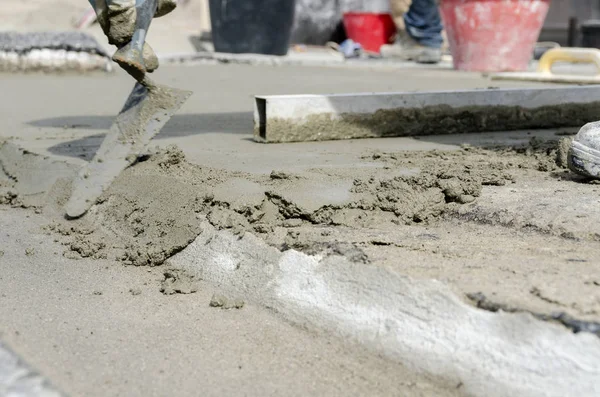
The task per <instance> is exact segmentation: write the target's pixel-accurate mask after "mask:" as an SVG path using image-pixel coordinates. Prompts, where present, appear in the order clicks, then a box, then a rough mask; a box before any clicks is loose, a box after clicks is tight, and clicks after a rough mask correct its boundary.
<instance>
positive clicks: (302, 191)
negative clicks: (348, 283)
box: [13, 136, 600, 321]
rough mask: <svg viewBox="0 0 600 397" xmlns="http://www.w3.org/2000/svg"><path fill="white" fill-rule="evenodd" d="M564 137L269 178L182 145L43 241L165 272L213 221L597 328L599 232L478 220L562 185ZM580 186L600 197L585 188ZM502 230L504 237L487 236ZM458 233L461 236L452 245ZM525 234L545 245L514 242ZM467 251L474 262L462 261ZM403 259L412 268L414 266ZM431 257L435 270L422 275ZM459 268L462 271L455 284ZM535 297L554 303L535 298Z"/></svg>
mask: <svg viewBox="0 0 600 397" xmlns="http://www.w3.org/2000/svg"><path fill="white" fill-rule="evenodd" d="M570 139H571V138H570V137H565V138H563V137H560V136H554V137H553V138H551V139H543V138H538V137H534V138H531V139H529V140H528V141H525V143H523V144H519V145H513V146H506V145H488V146H471V145H463V146H462V147H460V148H459V149H457V150H434V151H410V152H384V151H374V152H373V151H371V152H365V153H363V155H361V156H360V158H359V159H357V161H369V162H371V163H373V164H376V165H377V166H374V167H365V168H362V169H356V168H355V169H351V170H347V169H344V168H323V167H319V168H315V169H309V170H305V171H302V172H290V171H278V170H273V172H271V173H270V174H267V175H264V174H250V173H244V172H240V171H225V170H221V169H211V168H208V167H201V166H198V165H195V164H192V163H190V162H189V161H187V160H186V157H185V155H184V153H183V152H182V151H181V150H180V149H179V148H177V147H176V146H169V147H168V148H166V149H158V148H157V149H155V150H153V151H152V153H150V154H149V155H148V156H144V157H143V158H141V159H140V161H139V162H138V163H136V164H135V166H133V167H130V168H128V169H126V170H125V171H124V172H123V173H122V174H121V175H120V176H119V178H117V180H116V181H115V183H114V184H113V185H112V186H111V187H110V189H108V190H107V191H106V192H105V194H104V195H103V196H102V197H101V198H100V200H99V201H98V203H97V204H96V205H95V206H94V207H93V208H92V210H91V211H90V213H89V214H88V215H87V216H86V217H84V218H83V219H81V220H78V221H65V220H60V219H56V218H55V221H54V223H52V224H51V225H50V226H49V227H48V228H47V232H48V233H51V234H52V235H55V236H57V239H58V240H60V241H61V242H62V243H63V244H64V246H65V251H64V255H65V256H66V257H69V258H108V259H114V260H118V261H120V262H121V263H123V264H125V265H134V266H159V265H162V264H164V263H165V261H166V260H167V259H168V258H170V257H171V256H173V255H174V254H176V253H178V252H180V251H182V250H183V249H185V248H186V247H187V246H188V245H189V244H190V243H192V242H193V241H194V240H195V239H196V237H197V236H198V235H199V234H200V233H201V232H202V223H203V222H205V221H208V222H209V223H210V224H211V225H212V226H214V227H215V228H217V229H218V230H229V231H231V232H233V233H234V234H236V235H238V236H240V237H241V236H243V235H244V234H245V233H251V234H253V235H255V236H257V237H259V238H260V239H262V240H263V241H265V242H267V243H268V244H269V245H271V246H273V247H275V248H277V249H278V250H282V251H286V250H289V249H295V250H299V251H301V252H304V253H307V254H311V255H324V256H343V257H346V258H348V259H349V260H350V261H352V262H356V263H364V264H371V265H373V264H374V265H381V266H385V267H393V268H397V270H398V271H399V272H401V273H402V274H407V275H412V276H417V277H427V278H429V277H433V278H437V279H442V280H445V281H446V282H448V283H449V284H450V285H451V286H452V287H453V288H454V290H455V291H456V292H457V293H458V295H459V296H464V297H465V301H466V302H469V299H468V297H467V294H472V293H479V292H481V293H485V294H495V295H496V296H497V297H499V298H498V299H499V300H500V302H501V303H502V302H504V303H506V304H509V303H510V304H511V305H512V306H513V307H519V308H521V310H523V311H530V312H534V311H535V312H536V313H541V314H545V315H550V314H551V313H554V312H561V313H565V315H569V316H572V317H573V318H574V319H576V320H581V321H598V319H600V317H598V316H599V313H600V305H599V303H598V302H600V301H597V298H596V296H597V293H598V291H596V289H595V288H594V285H595V284H594V280H595V277H596V278H598V279H599V280H600V269H598V268H597V266H596V265H595V261H593V260H592V258H593V256H594V255H595V253H596V251H597V250H598V249H599V248H598V247H597V246H596V245H597V238H595V237H594V236H595V234H594V230H590V229H589V227H587V225H583V226H581V227H579V228H574V229H572V230H570V229H569V228H568V227H567V229H565V228H560V227H551V228H547V229H541V228H538V229H535V228H534V225H535V224H534V223H533V222H531V221H528V220H527V219H522V214H520V213H519V212H518V211H514V210H513V209H511V208H507V209H506V210H508V211H506V210H505V211H504V212H503V213H502V214H503V215H502V216H499V215H497V214H496V215H493V214H488V212H486V202H488V201H490V199H491V198H493V197H495V196H497V193H495V192H498V193H499V192H500V191H502V192H506V191H509V192H510V191H511V190H512V189H514V188H515V187H518V186H519V185H521V184H523V183H525V184H528V183H530V181H531V180H536V179H546V178H551V179H552V180H554V181H555V182H554V183H556V184H559V185H560V184H561V181H560V178H562V175H566V174H565V163H564V159H565V155H564V151H565V149H566V148H567V147H568V142H569V140H570ZM562 183H563V184H565V183H570V182H569V181H563V182H562ZM578 183H580V185H579V186H580V187H581V188H584V189H588V187H589V188H591V189H595V187H594V185H593V184H588V183H587V182H586V181H581V182H578ZM58 185H59V186H58V187H55V188H54V189H53V190H51V191H50V193H49V194H48V195H47V196H45V197H44V198H43V199H44V200H46V202H48V201H49V202H50V204H46V206H45V207H44V211H46V212H47V213H51V211H50V209H51V208H54V209H55V212H54V213H56V214H57V213H58V212H56V211H58V210H59V209H60V206H61V203H64V200H65V197H66V196H67V195H68V185H62V187H61V185H60V183H58ZM586 186H587V187H586ZM565 188H567V187H566V186H565ZM490 194H491V196H490ZM17 197H18V195H17ZM13 205H18V202H15V203H13ZM38 205H40V206H43V205H42V203H39V204H38ZM488 211H489V210H488ZM542 211H543V208H542ZM536 216H537V215H536ZM537 218H538V219H540V220H543V219H544V217H543V216H537ZM457 222H458V223H457ZM465 222H466V223H465ZM540 222H541V221H540ZM461 223H463V225H462V226H461ZM497 227H502V228H508V229H506V230H504V231H503V230H496V231H494V230H495V229H496V228H497ZM458 230H462V231H463V232H464V233H467V234H465V235H464V236H463V237H460V233H458V234H457V231H458ZM521 230H522V231H521ZM530 230H533V231H534V232H536V233H543V234H542V235H548V236H551V237H542V236H536V235H535V233H534V235H528V236H527V237H524V236H523V235H522V233H529V231H530ZM598 233H600V230H599V231H598ZM444 234H446V235H445V236H444ZM494 235H496V236H497V238H496V239H494V238H493V237H492V236H494ZM502 235H504V237H502V238H501V237H500V236H502ZM598 235H600V234H598ZM442 236H444V237H442ZM486 236H488V237H486ZM457 238H458V240H456V239H457ZM547 238H553V239H555V240H554V241H555V242H554V244H555V245H554V248H553V249H550V250H548V251H547V252H545V251H544V250H543V249H542V248H539V249H538V248H533V247H536V246H539V244H540V242H541V241H544V239H547ZM523 239H526V240H523ZM461 240H462V242H463V243H465V242H469V243H468V244H469V245H468V247H471V248H468V247H463V248H462V250H463V251H464V252H463V253H462V254H459V252H460V248H459V247H460V243H459V241H461ZM471 241H472V242H473V244H474V245H473V246H471V245H470V244H471V243H470V242H471ZM526 241H529V242H526ZM523 245H524V247H522V246H523ZM545 245H546V243H542V247H543V246H545ZM584 246H585V248H584ZM500 247H502V248H501V249H502V250H504V249H506V250H508V251H514V253H511V255H510V257H509V258H507V257H506V254H502V255H500V256H499V257H498V258H496V259H494V260H493V261H492V262H494V261H498V262H499V265H498V266H499V267H498V268H495V267H494V266H495V265H492V264H491V263H492V262H490V260H491V257H488V255H487V254H485V255H484V256H483V257H485V258H487V259H482V258H478V256H481V255H482V254H481V252H486V251H487V252H489V253H490V254H491V253H492V252H495V251H497V250H498V249H500ZM519 247H521V248H519ZM528 247H531V248H528ZM523 249H525V250H526V251H527V250H529V249H534V250H535V251H536V256H535V257H533V258H531V257H530V255H531V254H528V253H525V252H524V251H523ZM457 250H458V251H457ZM470 250H473V251H470ZM540 250H541V251H540ZM467 252H472V255H474V256H472V257H470V259H469V260H468V261H466V262H465V255H467V257H469V255H468V254H467ZM478 252H479V253H478ZM570 252H577V254H572V253H570ZM415 255H416V256H415ZM513 255H517V256H518V255H525V256H524V257H527V258H529V259H527V261H528V262H530V263H531V264H530V265H527V266H525V265H524V264H519V263H518V262H512V261H513V260H514V258H513ZM492 256H493V255H492ZM398 257H400V258H407V257H415V258H419V259H418V260H417V261H415V262H412V263H413V265H408V263H407V262H405V261H404V260H400V261H398V260H397V259H396V258H398ZM550 257H551V258H552V259H550ZM510 258H513V259H510ZM562 260H565V261H566V263H582V264H584V265H585V267H586V269H587V270H586V271H585V274H586V275H587V276H586V280H585V283H587V282H588V281H589V284H585V285H584V286H582V285H581V282H580V280H578V279H580V276H579V274H578V272H577V271H576V269H574V268H570V269H569V272H567V271H566V270H567V269H563V270H559V269H561V265H560V264H559V262H560V261H562ZM575 260H577V261H580V262H573V261H575ZM427 261H432V262H431V266H426V267H425V268H424V267H423V265H422V264H424V263H425V262H427ZM507 261H508V262H507ZM569 261H570V262H569ZM471 262H472V263H471ZM409 263H410V262H409ZM435 263H438V264H439V265H434V264H435ZM476 263H479V265H476ZM508 263H510V265H509V264H508ZM536 263H539V264H540V265H541V264H542V263H545V266H551V267H552V268H553V269H555V270H554V271H556V273H552V272H551V274H544V275H543V276H542V277H541V279H540V280H539V281H537V282H535V283H533V284H532V285H528V284H527V283H528V281H527V280H523V279H521V281H520V282H519V283H515V284H514V285H512V286H511V285H509V284H503V285H496V283H495V282H494V280H495V279H496V277H502V276H501V274H503V273H504V272H505V271H507V270H505V269H506V267H507V266H508V268H510V269H514V270H511V271H514V272H516V273H515V274H518V273H520V272H521V271H522V270H523V269H525V268H526V267H529V266H534V267H535V266H536V265H535V264H536ZM456 266H459V268H461V269H462V270H461V272H460V273H461V276H460V277H457V273H456V272H455V270H454V269H455V267H456ZM473 266H476V267H477V268H481V269H482V271H483V270H484V269H485V274H486V275H485V276H483V274H484V273H482V272H480V271H477V272H474V271H473V270H472V267H473ZM469 269H471V270H469ZM540 270H541V269H540ZM571 271H572V272H571ZM497 272H499V273H497ZM541 272H542V273H544V272H543V270H541ZM476 274H478V275H476ZM477 277H482V278H479V279H478V278H477ZM571 277H573V278H571ZM541 280H544V281H541ZM576 280H577V281H576ZM173 283H176V278H175V277H170V278H169V277H167V278H166V279H165V285H166V287H165V291H166V292H165V293H189V292H190V291H191V290H190V288H189V287H186V288H183V289H182V288H179V289H177V288H173V287H172V286H170V287H169V284H173ZM569 283H572V284H573V286H569ZM558 285H560V287H558ZM548 286H552V287H551V288H552V289H551V290H548ZM474 288H477V289H474ZM534 288H536V289H537V290H542V291H546V292H544V293H547V294H550V295H551V296H553V298H550V299H545V300H544V299H540V298H539V297H538V296H534V295H532V294H531V292H530V291H531V290H533V289H534ZM555 288H561V289H562V290H561V292H558V290H557V289H555ZM186 291H187V292H186ZM583 291H585V293H583Z"/></svg>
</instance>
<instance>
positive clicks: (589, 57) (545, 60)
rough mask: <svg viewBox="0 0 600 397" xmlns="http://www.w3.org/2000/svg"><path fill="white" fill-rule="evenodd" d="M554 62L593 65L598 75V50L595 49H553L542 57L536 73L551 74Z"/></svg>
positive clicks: (599, 62) (599, 56)
mask: <svg viewBox="0 0 600 397" xmlns="http://www.w3.org/2000/svg"><path fill="white" fill-rule="evenodd" d="M556 62H570V63H593V64H594V65H595V66H596V69H597V74H600V50H598V49H595V48H565V47H560V48H553V49H551V50H549V51H547V52H546V53H545V54H544V55H542V57H541V58H540V63H539V64H538V68H537V71H538V72H539V73H545V74H552V65H554V63H556Z"/></svg>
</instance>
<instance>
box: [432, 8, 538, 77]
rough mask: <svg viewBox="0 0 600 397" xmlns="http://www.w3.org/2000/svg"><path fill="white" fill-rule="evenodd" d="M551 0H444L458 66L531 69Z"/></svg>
mask: <svg viewBox="0 0 600 397" xmlns="http://www.w3.org/2000/svg"><path fill="white" fill-rule="evenodd" d="M549 7H550V0H442V1H441V4H440V10H441V14H442V19H443V21H444V28H445V30H446V34H447V35H448V42H449V44H450V51H451V52H452V56H453V58H454V68H455V69H458V70H468V71H477V72H503V71H523V70H527V67H528V66H529V62H530V61H531V59H532V56H533V50H534V48H535V44H536V42H537V40H538V37H539V35H540V31H541V30H542V26H543V24H544V21H545V19H546V15H547V14H548V8H549Z"/></svg>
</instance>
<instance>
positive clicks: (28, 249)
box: [25, 248, 35, 256]
mask: <svg viewBox="0 0 600 397" xmlns="http://www.w3.org/2000/svg"><path fill="white" fill-rule="evenodd" d="M34 254H35V249H33V248H27V249H26V250H25V255H27V256H33V255H34Z"/></svg>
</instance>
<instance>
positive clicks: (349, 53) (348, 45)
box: [340, 39, 362, 58]
mask: <svg viewBox="0 0 600 397" xmlns="http://www.w3.org/2000/svg"><path fill="white" fill-rule="evenodd" d="M340 52H341V53H342V54H344V57H346V58H358V57H360V55H361V54H362V46H361V45H360V44H359V43H357V42H355V41H354V40H352V39H347V40H344V42H342V43H341V44H340Z"/></svg>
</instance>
